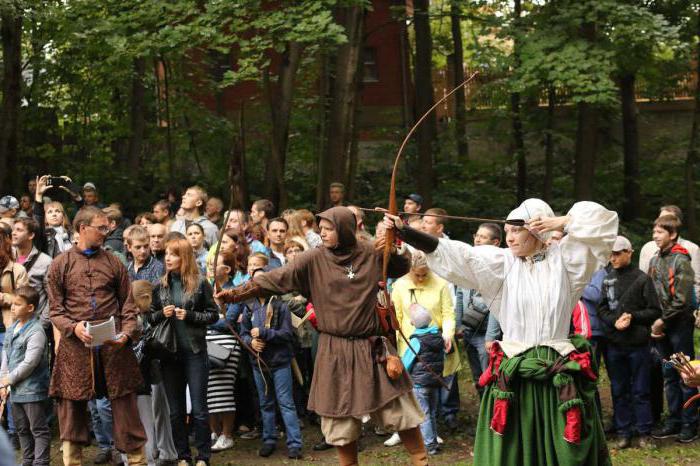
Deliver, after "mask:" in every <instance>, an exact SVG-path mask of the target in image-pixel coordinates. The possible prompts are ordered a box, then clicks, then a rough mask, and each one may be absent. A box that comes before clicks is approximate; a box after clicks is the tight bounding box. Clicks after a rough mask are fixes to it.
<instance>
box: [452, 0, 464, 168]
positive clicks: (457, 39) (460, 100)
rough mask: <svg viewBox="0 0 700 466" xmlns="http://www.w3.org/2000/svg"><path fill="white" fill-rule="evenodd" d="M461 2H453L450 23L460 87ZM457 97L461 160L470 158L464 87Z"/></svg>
mask: <svg viewBox="0 0 700 466" xmlns="http://www.w3.org/2000/svg"><path fill="white" fill-rule="evenodd" d="M461 13H462V11H461V8H460V2H457V1H456V0H452V5H451V7H450V22H451V26H452V44H453V48H454V53H453V54H452V59H453V68H454V70H453V72H454V85H455V86H459V85H460V84H461V83H463V82H464V52H463V50H462V23H461V20H460V16H461ZM454 96H455V140H456V141H457V155H458V156H459V160H462V161H463V160H467V159H468V158H469V142H468V140H467V112H466V97H465V90H464V87H461V88H460V89H459V90H458V91H457V92H455V94H454Z"/></svg>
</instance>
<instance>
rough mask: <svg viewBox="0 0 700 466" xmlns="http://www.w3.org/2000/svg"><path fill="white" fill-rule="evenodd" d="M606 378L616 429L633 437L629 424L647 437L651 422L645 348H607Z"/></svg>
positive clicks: (648, 377) (647, 360) (648, 362)
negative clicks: (608, 382) (607, 376)
mask: <svg viewBox="0 0 700 466" xmlns="http://www.w3.org/2000/svg"><path fill="white" fill-rule="evenodd" d="M607 353H608V357H607V359H608V375H609V376H610V385H611V391H612V399H613V408H614V418H615V429H616V430H617V433H618V435H620V436H622V437H631V436H632V422H633V420H634V422H635V423H636V425H637V432H639V434H640V435H649V434H650V433H651V427H652V425H653V420H652V417H651V402H650V400H649V380H650V372H649V368H650V367H651V353H650V352H649V347H648V346H642V347H621V346H617V345H612V344H611V345H608V351H607Z"/></svg>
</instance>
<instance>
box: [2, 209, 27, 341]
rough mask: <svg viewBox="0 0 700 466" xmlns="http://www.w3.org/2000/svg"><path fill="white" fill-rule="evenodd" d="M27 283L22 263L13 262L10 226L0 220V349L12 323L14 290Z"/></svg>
mask: <svg viewBox="0 0 700 466" xmlns="http://www.w3.org/2000/svg"><path fill="white" fill-rule="evenodd" d="M25 285H29V276H28V275H27V271H26V270H25V269H24V266H23V265H20V264H18V263H17V262H15V258H14V256H13V255H12V228H10V226H9V225H7V224H6V223H4V222H0V309H2V321H1V322H0V349H2V343H3V341H5V329H7V328H9V326H10V325H12V322H13V319H12V313H11V312H10V308H11V307H12V300H13V299H14V291H15V290H16V289H17V288H19V287H20V286H25Z"/></svg>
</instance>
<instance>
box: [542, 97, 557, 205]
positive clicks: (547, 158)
mask: <svg viewBox="0 0 700 466" xmlns="http://www.w3.org/2000/svg"><path fill="white" fill-rule="evenodd" d="M556 100H557V91H556V89H555V88H554V86H549V87H548V88H547V128H546V129H545V133H544V186H543V188H542V197H543V199H544V200H545V201H547V202H550V201H551V200H552V184H553V181H554V109H555V106H556Z"/></svg>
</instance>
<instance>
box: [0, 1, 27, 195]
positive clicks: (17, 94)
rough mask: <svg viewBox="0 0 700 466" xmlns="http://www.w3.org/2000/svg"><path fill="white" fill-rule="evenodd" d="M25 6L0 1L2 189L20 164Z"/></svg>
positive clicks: (10, 182) (9, 184)
mask: <svg viewBox="0 0 700 466" xmlns="http://www.w3.org/2000/svg"><path fill="white" fill-rule="evenodd" d="M22 23H23V16H22V10H21V7H20V5H19V3H18V2H11V3H10V2H3V4H2V5H0V39H1V40H2V53H3V55H2V68H3V69H2V104H1V105H2V107H1V108H2V109H1V111H0V192H8V191H12V190H13V187H15V186H13V184H15V185H16V184H17V183H16V182H15V183H13V180H15V179H16V178H18V177H16V176H13V175H14V174H15V173H16V172H15V170H16V167H17V150H18V147H19V145H18V140H19V119H20V102H21V97H22V94H21V93H22Z"/></svg>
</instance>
